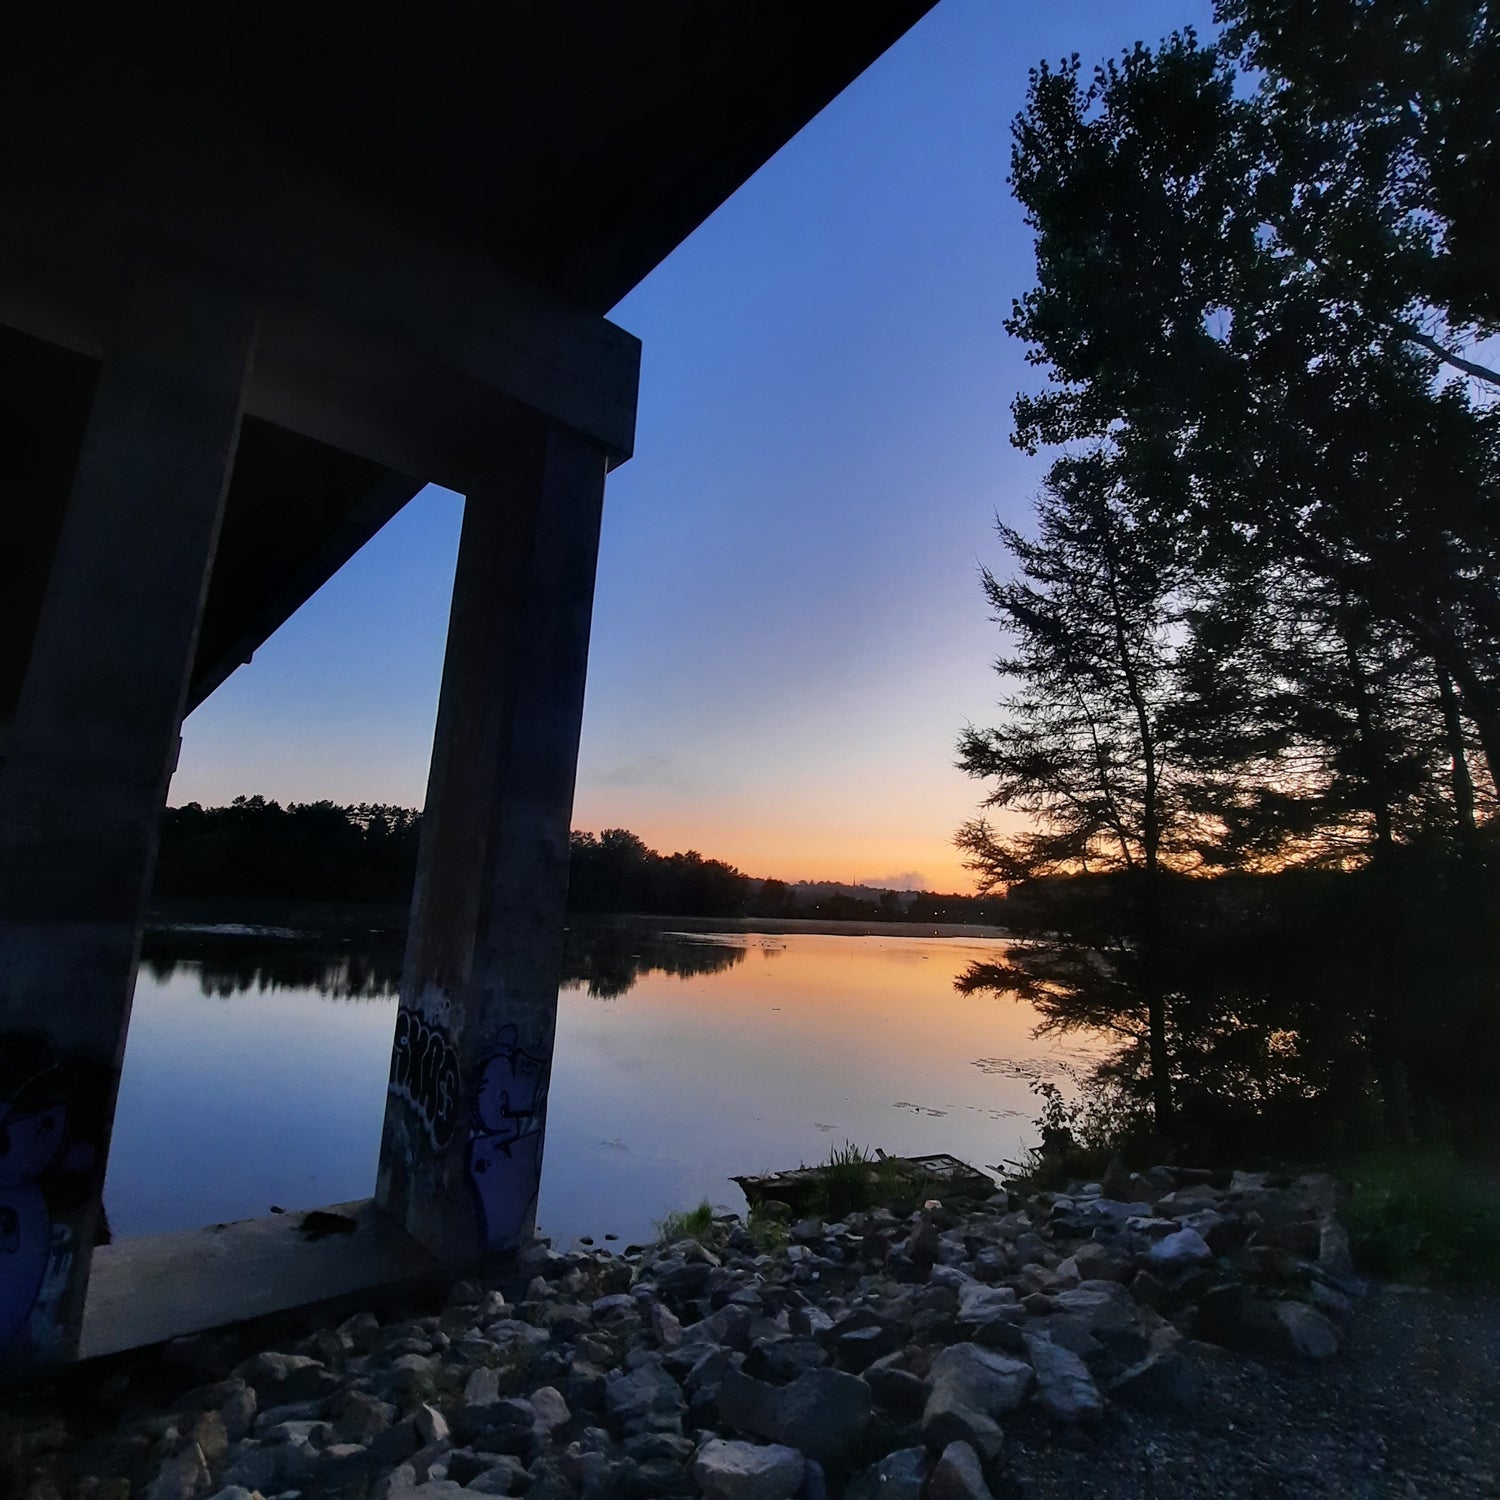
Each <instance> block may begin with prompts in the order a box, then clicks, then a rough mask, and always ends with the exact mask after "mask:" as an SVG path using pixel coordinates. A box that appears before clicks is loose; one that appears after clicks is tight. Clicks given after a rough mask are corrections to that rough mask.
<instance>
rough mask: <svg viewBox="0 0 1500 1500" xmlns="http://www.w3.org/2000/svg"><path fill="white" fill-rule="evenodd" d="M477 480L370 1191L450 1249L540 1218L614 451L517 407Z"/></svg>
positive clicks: (444, 1253) (453, 1259) (445, 1251)
mask: <svg viewBox="0 0 1500 1500" xmlns="http://www.w3.org/2000/svg"><path fill="white" fill-rule="evenodd" d="M503 447H504V451H503V454H502V455H501V458H500V461H499V462H498V463H497V465H496V469H495V478H494V480H493V482H492V483H490V484H488V485H486V486H484V487H483V488H476V489H475V490H473V491H472V492H471V493H470V494H469V495H468V497H467V500H466V502H465V508H464V522H463V535H462V540H461V542H460V546H459V557H458V570H457V577H456V579H455V583H454V590H453V609H452V615H451V618H450V621H449V627H448V648H447V658H446V661H445V664H444V668H443V685H442V693H441V697H440V701H439V706H438V719H437V733H436V739H435V742H434V746H433V754H432V771H431V776H430V779H429V782H428V789H427V805H426V812H425V816H424V822H423V831H422V849H421V855H420V858H419V861H418V871H417V885H416V894H415V900H414V904H413V908H412V916H411V929H410V936H409V939H408V949H407V957H406V969H405V973H404V976H403V980H402V992H401V1009H400V1013H399V1015H398V1017H397V1022H396V1037H395V1046H394V1050H393V1053H392V1059H391V1079H390V1092H389V1097H388V1099H387V1104H386V1117H385V1134H384V1138H383V1140H382V1144H381V1157H380V1177H379V1186H378V1189H377V1200H378V1201H379V1203H380V1204H381V1205H382V1207H384V1208H385V1209H386V1210H387V1211H388V1212H389V1213H391V1214H393V1215H394V1216H395V1217H396V1218H398V1219H399V1220H400V1221H401V1223H402V1224H403V1225H404V1226H405V1227H406V1229H407V1230H408V1231H409V1232H410V1233H411V1234H412V1235H414V1236H415V1237H416V1238H417V1239H418V1240H420V1241H421V1242H422V1243H423V1244H424V1245H426V1246H427V1248H428V1249H429V1250H431V1251H432V1252H433V1253H435V1254H436V1255H438V1256H439V1257H440V1258H441V1259H443V1260H444V1261H446V1262H448V1263H450V1264H455V1265H456V1264H461V1263H463V1262H465V1261H469V1260H473V1259H474V1258H475V1257H476V1256H478V1255H479V1254H480V1253H482V1252H483V1251H485V1250H487V1249H502V1248H505V1247H507V1246H511V1245H514V1244H516V1243H517V1242H518V1241H520V1240H522V1239H524V1238H526V1237H527V1236H528V1235H530V1234H531V1232H532V1229H533V1226H534V1223H535V1214H536V1195H537V1187H538V1182H539V1179H540V1173H541V1159H542V1133H543V1128H544V1125H545V1122H546V1107H547V1087H548V1081H549V1078H550V1075H551V1066H552V1042H553V1035H554V1032H555V1030H556V1024H557V988H558V980H559V975H560V970H561V949H562V929H563V916H564V906H565V902H566V898H567V881H568V836H569V827H570V822H571V815H572V806H573V782H574V774H575V770H576V767H577V759H578V734H579V727H580V724H581V721H582V717H583V688H584V673H585V669H586V666H587V659H588V640H589V623H590V615H591V612H592V607H593V592H594V566H595V561H596V558H597V554H598V545H599V521H600V510H601V505H602V501H603V495H604V473H605V455H604V453H603V452H602V451H601V450H600V449H599V448H598V447H597V446H595V445H594V444H592V443H590V442H588V441H587V440H585V439H582V438H579V437H575V436H573V435H571V434H570V433H567V432H564V431H562V430H560V429H557V428H549V427H548V426H546V425H545V424H544V423H543V422H542V420H541V419H539V418H534V417H530V416H525V415H521V416H518V417H517V418H516V421H515V424H514V427H513V429H512V431H511V432H510V433H509V435H508V438H507V441H506V442H505V444H504V445H503Z"/></svg>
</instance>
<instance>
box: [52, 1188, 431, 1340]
mask: <svg viewBox="0 0 1500 1500" xmlns="http://www.w3.org/2000/svg"><path fill="white" fill-rule="evenodd" d="M323 1212H325V1213H329V1214H337V1215H338V1216H340V1217H341V1218H345V1219H348V1220H350V1221H351V1227H350V1230H349V1232H348V1233H347V1234H342V1233H340V1234H329V1235H327V1236H326V1237H324V1238H320V1239H316V1240H309V1239H308V1237H307V1236H306V1235H305V1234H304V1233H303V1232H302V1230H301V1228H300V1225H301V1223H302V1221H303V1219H304V1217H305V1215H303V1214H278V1215H275V1216H273V1217H271V1218H266V1219H243V1220H241V1221H240V1222H239V1223H237V1224H215V1225H212V1226H211V1227H209V1228H207V1229H193V1230H189V1231H188V1232H187V1233H185V1234H155V1235H145V1236H143V1237H141V1238H140V1239H133V1240H124V1241H122V1242H121V1243H119V1244H115V1245H105V1246H103V1247H101V1248H100V1249H98V1250H96V1251H95V1252H94V1267H93V1272H92V1275H91V1277H90V1280H89V1292H88V1300H87V1302H86V1303H85V1304H84V1310H83V1336H82V1339H81V1341H80V1344H79V1349H78V1357H79V1358H80V1359H95V1358H98V1357H100V1356H101V1355H106V1354H121V1353H123V1352H124V1351H126V1350H127V1349H144V1348H147V1347H149V1346H150V1345H153V1344H162V1343H165V1342H166V1341H167V1340H168V1339H174V1338H180V1337H181V1336H182V1335H183V1334H188V1333H202V1332H204V1331H206V1330H208V1329H210V1328H223V1327H226V1326H228V1325H229V1324H232V1323H245V1322H249V1321H250V1320H251V1319H252V1318H263V1317H267V1316H269V1315H270V1314H272V1313H279V1312H286V1311H287V1310H288V1309H290V1308H294V1307H304V1306H307V1305H308V1304H311V1303H318V1302H331V1301H333V1300H335V1299H337V1298H340V1297H346V1296H349V1295H351V1294H353V1293H356V1292H376V1291H386V1290H390V1289H393V1288H397V1287H406V1286H413V1285H420V1284H421V1283H423V1282H426V1281H429V1280H431V1279H433V1278H434V1276H435V1275H436V1274H437V1272H438V1264H437V1262H436V1261H435V1260H434V1259H433V1257H432V1256H430V1255H429V1254H428V1253H427V1252H426V1251H425V1250H423V1249H422V1247H421V1246H420V1245H418V1244H417V1243H416V1241H415V1240H413V1239H412V1238H411V1236H410V1235H408V1234H406V1233H405V1232H404V1231H403V1230H402V1229H401V1228H399V1227H398V1226H397V1225H395V1224H393V1223H392V1222H391V1221H390V1219H389V1218H387V1217H386V1215H385V1214H383V1213H381V1212H380V1210H379V1209H377V1208H376V1207H375V1205H374V1203H373V1202H372V1201H371V1200H370V1199H368V1198H366V1199H363V1200H361V1201H359V1202H356V1203H338V1204H335V1205H334V1206H333V1207H332V1208H329V1209H325V1210H323Z"/></svg>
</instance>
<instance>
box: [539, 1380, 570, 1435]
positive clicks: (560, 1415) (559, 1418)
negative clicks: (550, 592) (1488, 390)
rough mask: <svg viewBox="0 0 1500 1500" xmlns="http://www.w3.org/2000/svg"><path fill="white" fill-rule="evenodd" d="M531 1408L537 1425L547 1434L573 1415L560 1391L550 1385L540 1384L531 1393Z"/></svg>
mask: <svg viewBox="0 0 1500 1500" xmlns="http://www.w3.org/2000/svg"><path fill="white" fill-rule="evenodd" d="M531 1409H532V1411H533V1412H534V1413H535V1414H536V1425H537V1427H538V1428H539V1429H540V1430H541V1431H542V1432H545V1433H549V1434H550V1433H551V1432H553V1431H554V1430H555V1429H557V1428H559V1427H562V1426H563V1425H564V1424H565V1423H567V1422H569V1421H571V1420H572V1417H573V1413H572V1412H570V1411H569V1410H568V1403H567V1402H566V1401H564V1400H563V1396H562V1392H561V1391H559V1390H558V1389H557V1388H556V1387H555V1386H550V1385H544V1386H541V1387H539V1388H538V1389H537V1390H534V1391H533V1392H532V1393H531Z"/></svg>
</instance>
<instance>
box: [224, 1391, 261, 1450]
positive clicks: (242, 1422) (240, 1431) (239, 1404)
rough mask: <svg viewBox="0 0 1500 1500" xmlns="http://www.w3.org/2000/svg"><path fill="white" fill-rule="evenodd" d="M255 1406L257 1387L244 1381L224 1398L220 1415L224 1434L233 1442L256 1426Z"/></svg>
mask: <svg viewBox="0 0 1500 1500" xmlns="http://www.w3.org/2000/svg"><path fill="white" fill-rule="evenodd" d="M255 1407H256V1400H255V1389H254V1387H253V1386H248V1385H246V1384H245V1383H244V1382H243V1381H241V1382H240V1384H239V1386H238V1387H237V1388H236V1389H235V1390H232V1391H230V1393H229V1394H228V1395H227V1396H226V1397H225V1398H224V1404H223V1405H222V1406H221V1407H220V1408H219V1417H220V1420H221V1421H222V1422H223V1423H224V1435H225V1436H226V1437H227V1438H228V1439H229V1441H230V1442H231V1443H236V1442H238V1441H239V1440H240V1439H241V1438H242V1437H244V1436H245V1434H246V1433H248V1432H249V1431H250V1429H251V1427H252V1426H254V1424H255Z"/></svg>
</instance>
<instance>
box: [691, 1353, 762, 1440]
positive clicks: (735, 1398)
mask: <svg viewBox="0 0 1500 1500" xmlns="http://www.w3.org/2000/svg"><path fill="white" fill-rule="evenodd" d="M695 1368H696V1367H695ZM780 1399H781V1389H780V1388H779V1387H778V1386H774V1385H770V1384H768V1383H767V1382H766V1381H764V1380H757V1379H755V1377H754V1376H752V1375H746V1374H745V1373H744V1371H743V1370H733V1369H731V1370H726V1371H725V1372H724V1377H723V1381H722V1383H721V1384H720V1386H719V1416H720V1419H721V1420H722V1421H723V1423H724V1424H725V1426H727V1427H733V1428H735V1429H736V1430H737V1431H739V1432H749V1433H753V1434H754V1435H755V1436H756V1437H763V1438H771V1439H775V1438H776V1435H777V1433H778V1431H779V1430H780V1418H779V1413H778V1403H779V1401H780Z"/></svg>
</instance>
